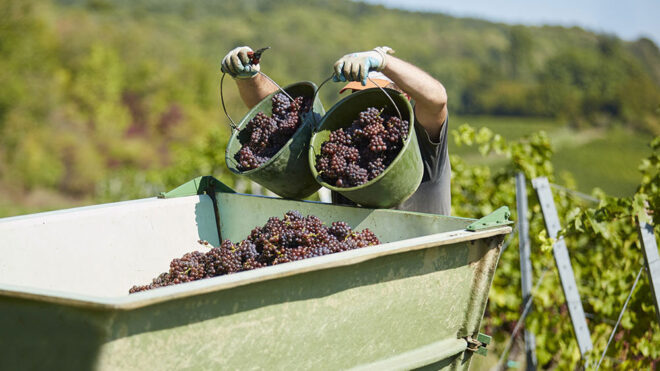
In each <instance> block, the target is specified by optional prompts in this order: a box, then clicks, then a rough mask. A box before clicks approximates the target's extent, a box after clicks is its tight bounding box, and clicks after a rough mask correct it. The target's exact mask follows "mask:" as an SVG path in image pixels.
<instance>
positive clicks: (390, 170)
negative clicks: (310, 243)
mask: <svg viewBox="0 0 660 371" xmlns="http://www.w3.org/2000/svg"><path fill="white" fill-rule="evenodd" d="M385 93H386V94H385ZM387 95H389V96H390V97H391V98H392V101H390V99H389V98H388V97H387ZM392 102H394V103H396V107H397V108H398V111H397V110H396V109H395V108H394V106H393V105H392ZM369 107H377V108H384V111H383V112H384V113H386V114H388V115H398V114H399V113H398V112H400V113H401V116H402V118H403V119H404V120H408V122H409V123H410V126H409V130H408V133H409V134H408V138H407V139H406V141H405V143H404V145H403V148H402V149H401V152H399V154H398V155H397V156H396V157H395V158H394V160H393V161H392V163H391V164H390V165H389V166H388V167H387V169H385V171H383V172H382V173H381V174H380V175H378V176H377V177H375V178H374V179H372V180H370V181H368V182H367V183H364V184H362V185H359V186H356V187H349V188H342V187H336V186H334V185H330V184H328V183H326V182H324V181H323V179H321V176H320V175H319V173H318V171H316V156H317V155H318V154H319V153H320V152H321V144H323V142H325V141H327V140H328V137H329V136H330V132H331V131H333V130H336V129H339V128H347V127H350V126H351V124H352V123H353V120H355V119H356V118H357V117H358V114H359V113H360V112H362V111H364V110H365V109H367V108H369ZM414 119H415V118H414V114H413V109H412V106H411V105H410V102H409V101H408V99H407V98H406V96H405V95H403V94H401V93H399V92H398V91H396V90H393V89H382V90H381V89H366V90H362V91H359V92H356V93H353V94H351V95H349V96H347V97H346V98H344V99H342V100H341V101H339V102H338V103H337V104H335V105H334V106H333V107H332V108H331V109H330V110H329V111H328V113H327V114H326V115H325V116H324V117H323V119H322V120H321V122H320V123H319V127H318V129H317V132H316V133H315V134H314V135H313V136H312V139H311V141H310V148H309V167H310V169H311V171H312V174H313V175H314V178H315V179H316V181H317V182H318V183H319V184H321V185H322V186H324V187H327V188H329V189H330V190H332V191H335V192H338V193H340V194H341V195H343V196H344V197H346V198H348V199H350V200H352V201H353V202H355V203H357V204H359V205H362V206H365V207H372V208H390V207H394V206H396V205H398V204H400V203H401V202H403V201H405V200H406V199H407V198H408V197H410V196H411V195H412V194H413V193H415V191H416V190H417V187H419V184H420V183H421V182H422V176H423V175H424V167H423V163H422V155H421V153H420V151H419V146H418V145H417V136H416V135H415V126H414Z"/></svg>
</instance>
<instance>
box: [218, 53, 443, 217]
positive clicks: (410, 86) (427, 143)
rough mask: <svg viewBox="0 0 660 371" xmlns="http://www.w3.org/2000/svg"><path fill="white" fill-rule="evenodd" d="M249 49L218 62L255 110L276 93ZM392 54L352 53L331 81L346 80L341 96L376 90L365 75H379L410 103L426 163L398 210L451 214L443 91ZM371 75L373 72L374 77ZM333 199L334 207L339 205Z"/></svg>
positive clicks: (338, 65)
mask: <svg viewBox="0 0 660 371" xmlns="http://www.w3.org/2000/svg"><path fill="white" fill-rule="evenodd" d="M251 51H252V49H250V48H249V47H247V46H242V47H238V48H235V49H233V50H231V51H230V52H229V53H228V54H227V55H226V56H225V57H224V59H223V60H222V70H223V72H227V73H229V74H230V75H231V76H232V77H233V78H234V80H235V81H236V85H237V86H238V90H239V93H240V95H241V98H242V100H243V102H245V104H246V105H247V106H248V107H253V106H254V105H256V104H257V103H259V102H260V101H261V100H262V99H263V98H265V97H266V96H267V95H269V94H270V93H273V92H275V91H276V90H277V87H276V86H275V85H273V83H271V82H270V81H268V79H266V78H265V77H264V76H263V75H261V74H259V73H258V72H259V70H260V66H259V65H258V64H257V65H251V64H250V63H249V61H250V59H249V57H248V53H249V52H251ZM391 53H393V51H392V49H390V48H388V47H377V48H375V49H373V50H369V51H364V52H357V53H350V54H346V55H345V56H343V57H341V58H339V60H337V62H336V63H335V65H334V71H335V74H334V79H335V81H350V82H349V83H348V84H347V85H346V86H345V87H344V89H342V91H344V90H346V89H350V90H352V91H357V90H362V89H369V88H376V86H374V84H373V83H372V82H371V81H369V80H368V79H367V76H368V75H369V72H371V71H377V72H380V73H381V75H380V76H381V78H380V79H373V78H372V80H373V81H374V83H376V84H378V85H380V86H388V85H390V84H393V85H390V86H391V87H393V88H395V89H397V90H401V91H402V92H404V93H405V94H406V95H408V96H409V97H410V98H411V99H412V100H413V101H414V111H415V133H416V135H417V140H418V143H419V149H420V151H421V154H422V161H423V162H424V176H423V178H422V183H421V184H420V186H419V188H418V189H417V191H415V193H414V194H413V195H412V196H410V198H408V200H406V201H404V202H403V203H402V204H401V205H399V206H398V207H397V209H400V210H408V211H419V212H425V213H433V214H442V215H449V214H450V208H451V194H450V188H449V187H450V178H451V168H450V165H449V155H448V151H447V132H448V129H447V126H448V120H449V119H448V117H449V116H448V111H447V93H446V91H445V88H444V86H442V84H441V83H440V82H439V81H437V80H436V79H434V78H433V77H431V76H430V75H429V74H427V73H426V72H424V71H422V70H421V69H419V68H418V67H416V66H414V65H412V64H410V63H408V62H405V61H403V60H401V59H399V58H396V57H394V56H392V55H391ZM372 73H373V72H372ZM341 201H343V200H341V198H339V197H336V196H335V195H333V202H335V203H337V202H339V203H341Z"/></svg>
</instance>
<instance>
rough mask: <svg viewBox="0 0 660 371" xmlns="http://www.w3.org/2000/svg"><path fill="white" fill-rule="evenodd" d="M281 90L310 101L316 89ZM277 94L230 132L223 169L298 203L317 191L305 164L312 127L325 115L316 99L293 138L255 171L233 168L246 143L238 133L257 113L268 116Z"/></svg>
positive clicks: (295, 87) (298, 86)
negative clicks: (242, 144) (225, 166)
mask: <svg viewBox="0 0 660 371" xmlns="http://www.w3.org/2000/svg"><path fill="white" fill-rule="evenodd" d="M283 89H284V90H285V91H286V92H287V93H288V94H289V95H291V96H293V97H296V96H304V97H309V98H312V97H314V93H315V92H316V85H314V83H312V82H309V81H303V82H298V83H295V84H291V85H289V86H286V87H284V88H283ZM279 92H280V91H279V90H278V91H276V92H275V93H272V94H270V95H269V96H267V97H266V98H264V99H263V100H262V101H261V102H259V104H257V105H256V106H254V107H252V109H251V110H250V111H249V112H248V113H247V114H246V115H245V116H244V117H243V119H242V120H241V121H240V122H239V123H238V129H239V130H238V131H233V132H232V135H231V138H229V142H228V143H227V150H226V152H225V160H226V163H227V167H228V168H229V170H231V171H232V172H234V173H236V174H239V175H245V176H246V177H248V178H250V179H251V180H253V181H255V182H257V183H259V184H261V185H262V186H264V187H266V188H267V189H269V190H271V191H273V192H275V193H276V194H278V195H279V196H282V197H284V198H294V199H301V198H305V197H307V196H309V195H311V194H313V193H314V192H316V191H317V190H318V189H319V188H320V186H319V185H318V184H317V183H316V181H315V180H314V177H313V176H312V173H311V172H310V171H309V164H308V162H307V152H308V149H309V139H310V137H311V135H312V130H313V125H314V124H315V123H316V122H318V121H319V120H321V117H322V116H323V114H324V113H325V110H324V108H323V104H322V103H321V100H320V99H319V98H318V97H315V99H314V102H313V105H312V111H310V113H309V114H306V115H304V116H303V122H302V124H301V125H300V127H299V128H298V130H297V131H296V133H295V134H294V135H293V137H291V139H289V141H288V142H287V143H286V144H285V145H284V147H282V149H281V150H280V151H279V152H277V153H276V154H275V155H274V156H273V157H271V158H270V159H269V160H268V161H266V162H265V163H264V164H263V165H261V166H260V167H258V168H256V169H252V170H248V171H240V170H238V167H237V166H238V162H237V161H236V159H235V158H234V156H235V155H236V153H237V152H238V151H239V150H240V149H241V142H245V141H247V138H243V137H242V135H246V134H247V133H244V132H243V131H241V130H242V129H243V128H244V127H245V126H246V125H247V123H248V122H249V121H250V120H251V119H252V118H253V117H254V116H256V115H257V113H259V112H264V113H266V114H267V115H268V116H271V114H272V108H273V103H272V101H271V98H272V97H273V96H274V95H275V94H277V93H279Z"/></svg>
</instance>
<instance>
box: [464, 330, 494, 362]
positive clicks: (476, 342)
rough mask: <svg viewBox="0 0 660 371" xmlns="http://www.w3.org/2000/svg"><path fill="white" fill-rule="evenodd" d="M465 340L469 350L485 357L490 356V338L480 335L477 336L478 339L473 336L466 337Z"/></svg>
mask: <svg viewBox="0 0 660 371" xmlns="http://www.w3.org/2000/svg"><path fill="white" fill-rule="evenodd" d="M464 339H465V341H467V343H468V347H467V350H469V351H471V352H474V353H476V354H478V355H480V356H484V357H485V356H486V355H488V349H486V347H487V346H488V344H490V341H491V340H492V338H491V337H490V336H488V335H486V334H482V333H479V334H477V338H476V339H475V338H473V337H472V336H466V337H465V338H464Z"/></svg>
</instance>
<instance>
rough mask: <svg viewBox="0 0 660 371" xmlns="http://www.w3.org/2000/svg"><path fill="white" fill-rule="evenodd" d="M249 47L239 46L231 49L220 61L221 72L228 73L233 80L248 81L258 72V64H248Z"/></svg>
mask: <svg viewBox="0 0 660 371" xmlns="http://www.w3.org/2000/svg"><path fill="white" fill-rule="evenodd" d="M251 51H252V49H251V48H250V47H249V46H239V47H237V48H234V49H232V50H231V51H230V52H229V53H227V55H225V57H224V58H223V59H222V72H226V73H228V74H229V75H230V76H231V77H233V78H235V79H250V78H253V77H254V76H255V75H256V74H257V73H258V72H259V69H260V67H259V64H250V57H248V52H251Z"/></svg>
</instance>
